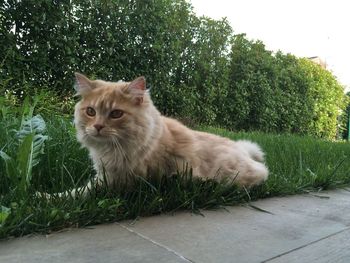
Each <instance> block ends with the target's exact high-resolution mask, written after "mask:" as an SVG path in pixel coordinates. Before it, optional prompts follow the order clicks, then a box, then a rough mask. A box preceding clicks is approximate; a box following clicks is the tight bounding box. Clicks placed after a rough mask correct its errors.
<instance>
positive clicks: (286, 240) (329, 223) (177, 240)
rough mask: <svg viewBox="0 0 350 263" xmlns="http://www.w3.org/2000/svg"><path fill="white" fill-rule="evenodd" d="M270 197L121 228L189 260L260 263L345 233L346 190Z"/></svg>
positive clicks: (349, 199)
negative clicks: (248, 205) (140, 235)
mask: <svg viewBox="0 0 350 263" xmlns="http://www.w3.org/2000/svg"><path fill="white" fill-rule="evenodd" d="M320 195H323V196H327V197H329V198H320V197H315V196H312V195H302V196H291V197H283V198H271V199H266V200H261V201H258V202H254V203H253V204H254V205H255V206H257V207H259V208H262V209H265V210H268V211H270V212H272V213H273V214H268V213H263V212H259V211H256V210H253V209H251V208H245V207H230V208H228V210H229V212H226V211H224V210H220V211H204V212H203V214H204V215H205V216H204V217H202V216H198V215H190V214H189V213H178V214H176V215H175V216H171V215H162V216H159V217H158V219H155V218H142V219H141V220H140V221H139V222H136V224H134V225H128V224H127V223H124V224H123V225H124V226H125V227H127V228H129V229H132V230H133V231H135V232H138V233H141V234H142V235H145V236H147V237H149V238H151V239H152V240H154V241H156V242H159V243H161V244H163V245H164V246H166V247H169V248H171V249H173V250H174V251H177V252H179V253H181V255H183V256H185V257H186V258H188V259H190V260H192V261H194V262H262V261H264V260H268V259H270V258H273V257H275V256H277V255H280V254H284V253H286V252H288V251H291V250H294V249H297V248H299V247H303V246H306V245H307V244H309V243H312V242H314V241H316V240H319V239H322V238H324V237H326V236H329V235H332V234H334V233H337V232H339V231H342V230H344V229H347V228H348V226H349V223H350V220H347V219H348V218H349V219H350V209H349V207H350V192H348V191H341V192H335V193H333V192H326V193H321V194H320Z"/></svg>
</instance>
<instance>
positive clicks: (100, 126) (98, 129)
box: [94, 124, 105, 132]
mask: <svg viewBox="0 0 350 263" xmlns="http://www.w3.org/2000/svg"><path fill="white" fill-rule="evenodd" d="M94 127H95V129H96V130H97V131H98V132H99V131H100V130H102V129H103V127H105V126H103V125H101V124H94Z"/></svg>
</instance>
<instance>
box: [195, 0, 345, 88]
mask: <svg viewBox="0 0 350 263" xmlns="http://www.w3.org/2000/svg"><path fill="white" fill-rule="evenodd" d="M189 1H190V2H191V3H192V5H193V7H194V12H195V13H196V14H197V15H199V16H202V15H205V16H209V17H211V18H214V19H220V18H223V17H226V18H227V19H228V21H229V22H230V24H231V26H232V28H233V30H234V33H235V34H240V33H246V34H247V37H248V38H249V39H254V40H257V39H259V40H261V41H263V42H264V44H265V46H266V48H267V49H269V50H272V51H277V50H281V51H283V52H284V53H291V54H294V55H296V56H298V57H313V56H318V57H320V58H321V59H322V60H324V61H325V62H326V63H327V69H328V70H330V71H331V72H332V73H333V74H334V75H335V76H336V77H337V79H338V80H339V81H340V83H342V84H343V85H345V86H347V88H348V89H350V1H348V0H189Z"/></svg>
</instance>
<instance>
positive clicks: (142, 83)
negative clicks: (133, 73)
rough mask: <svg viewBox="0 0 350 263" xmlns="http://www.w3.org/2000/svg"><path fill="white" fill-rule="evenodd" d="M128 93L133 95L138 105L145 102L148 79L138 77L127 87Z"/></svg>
mask: <svg viewBox="0 0 350 263" xmlns="http://www.w3.org/2000/svg"><path fill="white" fill-rule="evenodd" d="M127 92H128V93H129V94H131V95H132V97H133V99H134V100H135V102H136V104H137V105H140V104H141V103H142V102H143V97H144V95H145V93H146V79H145V77H143V76H142V77H138V78H136V79H134V80H133V81H131V82H130V83H129V85H128V86H127Z"/></svg>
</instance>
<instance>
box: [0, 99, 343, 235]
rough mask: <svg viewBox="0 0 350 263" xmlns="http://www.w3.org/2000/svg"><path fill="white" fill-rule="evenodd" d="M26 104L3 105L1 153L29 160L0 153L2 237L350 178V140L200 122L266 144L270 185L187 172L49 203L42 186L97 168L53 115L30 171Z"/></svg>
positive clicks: (75, 180) (79, 181)
mask: <svg viewBox="0 0 350 263" xmlns="http://www.w3.org/2000/svg"><path fill="white" fill-rule="evenodd" d="M0 106H1V105H0ZM24 108H25V109H21V110H20V111H18V112H7V113H6V112H5V111H4V108H3V111H2V112H3V114H2V115H1V116H2V117H0V118H1V119H0V134H1V137H0V151H2V152H3V153H6V154H7V156H9V157H11V158H12V159H14V160H17V159H18V158H20V159H19V160H22V161H20V162H17V161H15V162H14V163H13V165H12V166H15V167H12V166H11V167H12V168H11V167H9V166H6V165H5V161H4V160H3V159H1V158H0V182H1V183H0V238H5V237H8V236H20V235H24V234H28V233H32V232H41V233H48V232H50V231H54V230H58V229H62V228H64V227H76V226H86V225H91V224H98V223H103V222H111V221H117V220H122V219H132V218H136V217H138V216H149V215H154V214H158V213H163V212H170V213H172V212H174V211H177V210H179V209H187V210H190V211H192V212H199V211H200V210H199V209H202V208H203V209H214V208H219V207H222V206H224V205H234V204H239V203H243V202H249V201H251V200H255V199H257V198H265V197H271V196H281V195H289V194H297V193H307V192H310V191H319V190H323V189H331V188H335V187H341V186H344V185H346V184H349V183H350V162H349V158H350V147H349V146H350V145H349V144H348V143H345V142H329V141H322V140H316V139H313V138H309V137H298V136H292V135H271V134H262V133H232V132H229V131H227V130H223V129H218V128H211V127H201V128H199V129H201V130H205V131H209V132H212V133H216V134H219V135H222V136H226V137H229V138H232V139H242V138H244V139H250V140H252V141H255V142H257V143H259V144H260V145H261V146H262V148H263V149H264V151H265V152H266V162H267V165H268V167H269V170H270V177H269V179H268V180H267V182H266V183H265V184H263V185H261V186H258V187H255V188H253V189H250V190H246V189H238V188H236V187H235V186H233V185H232V184H229V183H226V184H224V183H217V182H214V181H206V182H203V181H200V180H197V179H195V178H192V176H191V172H190V171H188V173H185V174H182V175H180V174H179V175H178V176H170V177H169V176H162V177H161V178H158V179H154V178H153V179H151V178H150V179H148V180H139V181H138V182H137V186H136V188H135V189H133V190H130V191H127V190H120V191H113V192H111V191H108V190H107V189H99V190H98V191H97V190H96V189H94V190H92V192H91V195H89V197H87V198H82V197H78V198H76V199H73V198H71V197H69V196H67V197H66V198H58V197H57V196H56V195H53V198H52V199H51V200H46V199H45V198H42V197H38V196H37V195H35V193H36V191H47V192H49V193H55V192H61V191H64V190H67V189H70V188H73V187H77V186H81V185H84V184H86V182H87V181H88V180H89V178H90V177H91V176H92V175H93V174H94V171H93V170H92V166H91V162H90V160H89V158H88V153H87V152H86V150H84V149H82V148H80V146H79V144H78V143H77V142H76V139H75V132H74V128H73V125H72V120H71V119H69V118H64V117H58V116H54V115H51V116H48V115H47V116H45V117H44V119H45V122H46V131H45V132H43V131H41V133H42V134H44V135H47V136H48V139H47V140H46V141H44V145H41V146H42V149H41V148H40V149H39V150H38V152H37V154H36V155H33V157H34V158H32V159H31V160H32V161H33V162H32V164H33V167H32V170H31V169H28V165H26V164H28V162H26V160H27V159H25V158H23V156H22V155H23V154H22V155H21V154H19V152H21V151H24V150H23V149H25V146H23V142H22V143H21V140H20V139H19V134H20V133H19V132H18V131H19V130H21V127H22V128H23V121H24V120H25V118H24V117H26V116H29V117H30V116H31V115H32V114H33V108H31V107H30V106H25V107H24ZM23 116H24V117H23ZM21 123H22V124H21ZM33 133H35V132H34V131H33ZM26 145H27V144H26ZM41 146H40V147H41ZM21 149H22V150H21ZM26 153H27V154H28V151H27V152H26ZM21 156H22V157H21ZM23 160H24V161H23ZM35 160H37V161H38V163H37V164H36V163H35ZM20 164H21V165H20ZM9 168H11V169H9Z"/></svg>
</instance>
